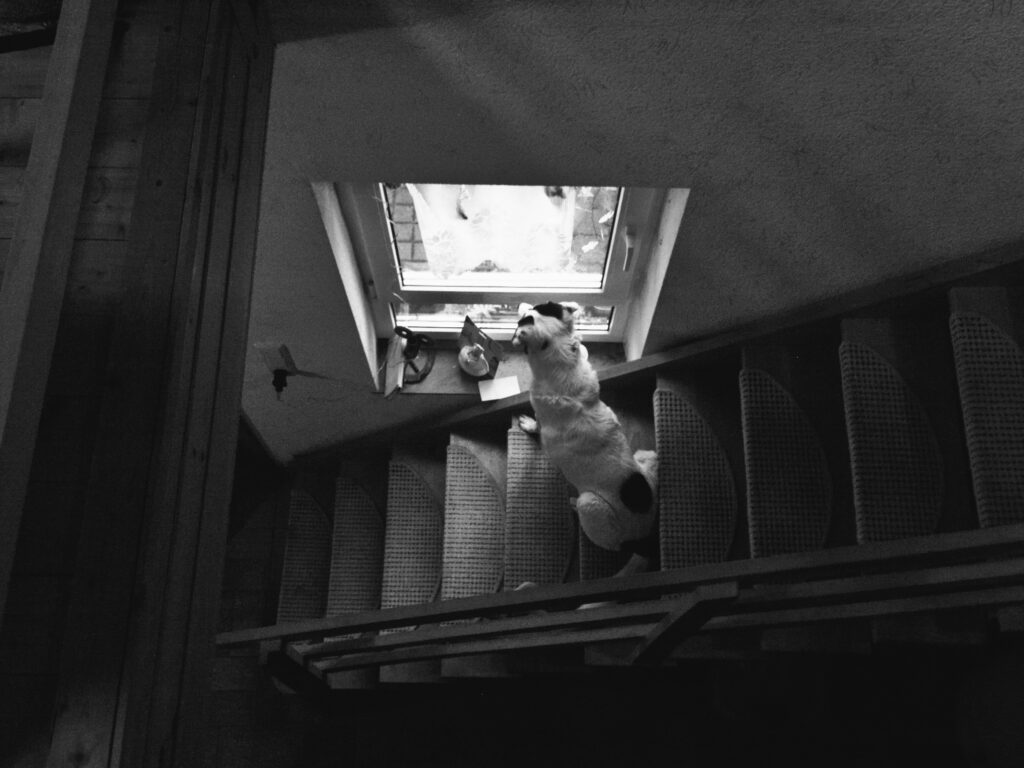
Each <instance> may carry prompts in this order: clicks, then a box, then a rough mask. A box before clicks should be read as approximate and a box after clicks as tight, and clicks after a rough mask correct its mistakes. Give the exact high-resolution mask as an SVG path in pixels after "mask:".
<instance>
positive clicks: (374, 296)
mask: <svg viewBox="0 0 1024 768" xmlns="http://www.w3.org/2000/svg"><path fill="white" fill-rule="evenodd" d="M334 186H335V189H336V191H337V194H338V200H339V203H340V207H341V213H342V217H343V219H344V223H345V225H346V227H347V229H348V231H349V235H350V237H351V240H352V244H353V246H354V250H355V255H356V260H357V262H358V265H359V271H360V273H361V276H362V280H363V284H364V289H365V292H366V295H367V297H368V298H369V300H370V301H369V304H370V309H371V313H372V316H373V320H374V325H375V327H376V332H377V336H378V338H389V337H390V336H391V335H392V334H393V331H394V327H395V324H396V322H397V321H396V316H395V312H394V308H393V307H392V302H397V301H405V302H409V303H445V304H492V303H494V304H520V303H530V304H535V303H539V302H542V301H546V300H555V301H574V302H577V303H578V304H580V305H595V306H612V307H614V309H613V311H612V317H611V323H610V326H609V328H608V330H607V331H591V330H584V331H581V333H580V335H581V336H583V338H585V339H590V340H592V341H607V342H621V341H622V340H623V338H624V335H625V333H626V330H627V324H628V320H629V318H630V317H631V316H632V315H633V314H634V313H633V312H631V311H630V303H631V302H634V301H636V300H637V297H636V296H635V293H634V292H635V289H636V286H637V284H638V282H639V279H638V278H639V276H640V275H642V274H643V272H644V270H645V269H646V266H647V261H648V258H649V256H650V253H651V248H652V245H653V243H654V241H655V239H656V236H657V230H658V224H659V221H660V218H661V212H662V207H663V205H664V199H665V190H663V189H653V188H646V187H620V190H621V193H620V199H619V205H618V210H617V213H616V217H615V224H614V227H613V229H612V233H611V238H610V245H609V253H608V258H607V259H606V262H605V274H604V276H603V280H602V284H603V287H601V288H582V289H581V288H577V289H568V288H565V287H558V288H549V287H544V286H537V287H529V288H526V287H524V288H521V289H520V288H516V289H508V288H497V287H493V286H481V287H479V288H477V287H464V286H452V287H446V288H445V289H443V290H441V289H438V288H435V287H416V286H403V285H402V281H401V272H400V267H399V261H398V253H397V250H396V245H395V233H394V230H393V228H392V224H391V222H390V221H389V220H388V217H387V214H386V212H385V202H384V201H385V197H384V188H383V185H382V184H381V183H379V182H349V183H337V182H336V183H335V185H334ZM414 330H415V328H414ZM428 332H429V333H430V335H431V336H434V337H435V338H438V339H447V338H451V339H455V338H457V337H458V335H459V331H458V330H456V329H453V330H451V331H446V330H440V329H436V328H432V329H430V330H429V331H428ZM488 333H489V335H492V336H493V337H494V338H496V339H499V340H507V339H509V338H511V335H512V330H506V329H502V330H495V331H494V332H493V333H492V332H491V331H488Z"/></svg>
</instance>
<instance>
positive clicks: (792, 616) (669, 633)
mask: <svg viewBox="0 0 1024 768" xmlns="http://www.w3.org/2000/svg"><path fill="white" fill-rule="evenodd" d="M821 585H822V586H823V589H822V590H821V592H822V594H817V593H816V591H815V589H814V587H816V586H818V585H817V584H803V583H797V584H789V585H785V584H783V585H779V584H772V585H770V587H769V588H768V589H764V588H763V585H754V586H748V587H746V588H743V589H740V587H739V585H738V584H737V583H736V582H721V583H717V584H710V585H705V586H701V587H697V588H696V589H694V590H692V591H690V592H687V593H684V594H681V595H677V596H675V597H672V598H669V599H661V600H649V601H643V602H639V603H632V604H628V603H627V604H613V605H607V606H604V607H599V608H593V609H589V610H565V611H559V612H554V613H546V612H542V613H538V614H529V615H526V616H512V617H507V618H499V619H495V620H492V621H480V622H470V623H468V624H457V625H454V626H453V625H439V626H438V625H435V626H428V627H425V628H420V629H415V630H411V631H408V632H397V633H388V634H384V635H376V634H372V633H371V634H369V635H366V636H362V637H357V638H348V639H343V640H330V641H326V642H323V643H312V644H306V643H292V644H288V645H286V647H285V648H284V652H285V654H286V655H287V657H288V658H290V659H291V660H292V661H293V662H295V663H296V664H297V665H298V666H299V667H301V668H304V669H306V670H307V671H308V672H310V673H312V674H313V675H315V676H317V677H318V678H320V679H321V680H325V681H328V682H329V678H330V676H331V674H333V673H336V672H341V671H345V670H351V669H358V668H361V667H368V666H374V665H377V664H385V663H386V664H391V663H397V662H404V661H422V660H428V659H438V658H445V657H451V656H464V655H471V654H477V653H493V652H501V651H519V650H524V649H535V648H553V647H558V646H568V645H576V646H580V645H591V644H594V643H601V642H607V641H609V640H636V641H638V642H637V643H636V645H635V647H634V648H633V650H632V652H630V653H628V654H627V655H626V656H625V657H624V659H623V661H624V662H626V663H631V664H646V663H657V662H659V661H660V660H661V659H663V658H664V657H665V656H667V655H669V654H670V653H671V652H672V651H673V650H674V648H675V647H676V646H677V645H678V644H679V643H680V642H681V641H683V640H685V639H686V638H687V637H688V636H690V635H692V634H694V633H696V632H698V631H708V632H716V631H723V630H736V629H751V628H765V627H771V626H780V625H792V624H808V623H814V622H821V621H836V620H841V619H851V618H871V617H877V616H888V615H894V614H906V613H915V612H924V611H942V610H953V609H957V608H965V607H979V606H997V605H1006V604H1011V603H1019V602H1022V601H1024V558H1016V559H1012V560H994V561H987V562H977V563H968V564H966V565H956V566H949V565H941V566H936V567H932V568H927V569H920V570H917V571H911V572H903V573H898V574H874V575H870V576H857V575H853V576H849V577H847V578H845V579H832V580H827V581H824V582H822V583H821Z"/></svg>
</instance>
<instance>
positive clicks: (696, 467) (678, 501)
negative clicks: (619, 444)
mask: <svg viewBox="0 0 1024 768" xmlns="http://www.w3.org/2000/svg"><path fill="white" fill-rule="evenodd" d="M654 431H655V439H656V441H657V448H658V498H659V509H660V513H659V521H660V522H659V538H660V544H661V568H662V570H669V569H672V568H685V567H688V566H692V565H703V564H705V563H717V562H721V561H722V560H725V559H726V558H727V557H728V554H729V549H730V546H731V545H732V540H733V535H734V533H735V530H736V512H737V504H738V500H737V492H736V484H735V480H734V478H733V474H732V470H731V468H730V466H729V462H728V460H727V459H726V456H725V451H724V450H723V448H722V445H721V443H719V441H718V439H717V438H716V437H715V435H714V433H713V432H712V431H711V427H710V426H709V425H708V423H707V421H705V419H704V418H703V417H702V416H701V414H700V412H699V411H698V410H697V408H696V407H695V406H694V405H693V403H691V402H690V401H689V400H688V399H687V398H686V397H684V396H682V395H680V394H679V393H677V392H673V391H672V390H670V389H658V390H656V391H655V393H654Z"/></svg>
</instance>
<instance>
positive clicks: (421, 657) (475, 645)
mask: <svg viewBox="0 0 1024 768" xmlns="http://www.w3.org/2000/svg"><path fill="white" fill-rule="evenodd" d="M654 626H655V624H654V623H653V622H648V623H642V624H626V625H623V626H612V627H595V628H592V629H579V630H576V629H556V630H545V631H540V632H528V633H524V634H521V635H511V636H500V637H489V638H485V639H483V640H472V639H468V640H461V641H458V642H454V643H436V644H427V645H417V646H413V647H411V648H399V649H396V650H393V651H374V652H368V653H355V654H352V655H351V656H343V657H342V658H339V659H337V660H336V661H334V662H332V664H331V668H330V670H329V671H324V670H322V669H321V668H319V667H311V670H310V671H312V672H313V674H315V675H317V676H322V677H323V678H324V679H326V680H327V681H328V684H330V678H331V675H333V674H334V673H337V672H344V671H346V670H350V669H360V668H363V667H372V666H376V665H378V664H402V663H405V662H409V661H428V660H430V659H445V658H451V657H454V656H478V655H481V654H489V653H504V652H507V651H528V650H537V649H541V648H562V647H565V646H584V645H590V644H593V643H608V642H613V641H615V640H630V639H636V638H639V637H643V636H644V635H646V634H647V633H648V632H650V631H651V630H652V629H653V628H654Z"/></svg>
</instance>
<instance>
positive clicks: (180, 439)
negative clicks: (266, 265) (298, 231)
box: [0, 0, 271, 768]
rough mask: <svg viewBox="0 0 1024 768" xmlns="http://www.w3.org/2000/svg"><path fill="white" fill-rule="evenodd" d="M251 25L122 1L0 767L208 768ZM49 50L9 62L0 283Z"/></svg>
mask: <svg viewBox="0 0 1024 768" xmlns="http://www.w3.org/2000/svg"><path fill="white" fill-rule="evenodd" d="M258 7H259V4H258V3H249V2H246V0H219V1H218V2H214V3H210V2H208V0H178V1H177V2H175V3H168V2H166V1H165V0H122V2H121V3H120V6H119V14H118V16H119V21H118V25H117V28H116V30H115V40H114V46H113V51H112V55H111V59H110V62H109V65H108V71H107V76H106V82H105V87H104V95H103V101H102V104H101V108H100V115H99V123H98V127H97V131H96V137H95V141H94V145H93V147H92V150H91V153H90V161H89V171H88V179H87V182H86V193H85V197H84V199H83V202H82V205H81V211H80V216H79V220H78V222H77V230H76V240H75V247H74V250H73V255H72V263H71V267H70V276H69V281H68V286H67V290H66V294H65V298H64V304H63V307H62V312H61V323H60V328H59V332H58V338H57V344H56V350H55V353H54V360H53V364H52V368H51V372H50V377H49V384H48V388H47V391H46V398H45V404H44V409H43V414H42V421H41V425H40V428H39V433H38V439H37V448H36V454H35V459H34V463H33V470H32V476H31V478H30V482H29V498H28V500H27V501H26V505H25V510H24V514H23V516H22V526H21V531H20V533H19V537H18V541H17V552H16V558H15V563H14V569H13V573H12V580H11V588H10V596H9V603H8V608H9V610H8V611H7V613H6V615H5V617H4V627H3V630H2V634H0V690H3V691H4V694H5V695H4V696H2V697H0V765H4V766H17V767H18V768H21V766H26V767H27V766H42V765H71V764H73V765H76V766H79V767H80V768H86V767H91V766H110V765H138V766H143V765H154V766H156V765H160V766H170V765H195V764H198V762H197V759H198V756H199V755H200V753H201V751H202V744H201V739H200V738H198V737H197V734H200V732H201V731H202V725H203V717H204V716H205V709H204V706H205V704H204V701H203V698H204V696H205V693H206V692H208V689H209V678H208V676H209V673H210V662H211V659H212V647H213V644H212V637H213V633H214V631H215V630H216V619H217V611H218V598H219V592H220V590H219V589H218V586H217V585H219V584H220V582H221V573H222V568H223V564H224V550H223V547H224V541H225V539H226V536H227V507H228V503H229V496H230V487H231V486H230V482H231V472H232V468H233V463H234V454H235V450H234V449H235V445H234V443H235V440H236V433H237V427H238V415H239V405H240V395H241V378H242V369H243V360H244V357H243V356H244V342H245V333H246V326H247V323H248V297H249V291H250V288H251V270H252V263H251V262H252V257H253V254H254V250H255V249H254V239H255V222H256V216H257V210H258V200H259V181H260V174H261V169H262V148H263V132H264V130H265V123H266V107H267V101H268V93H269V73H270V62H271V49H270V45H269V39H268V37H267V33H268V30H267V27H266V23H265V18H263V17H261V18H263V20H262V22H261V23H262V24H263V26H262V27H261V28H260V29H257V20H256V18H255V17H254V16H253V8H258ZM211 12H212V16H211ZM209 18H212V19H214V23H213V24H212V25H208V23H207V20H208V19H209ZM48 55H49V51H48V50H47V49H45V48H41V49H35V50H30V51H23V52H17V53H11V54H5V55H3V56H0V274H2V269H3V262H4V260H5V258H6V255H7V250H8V245H9V242H8V241H9V239H10V236H11V232H12V229H13V225H14V221H15V218H16V216H17V209H18V205H19V203H20V201H21V199H22V176H23V173H24V167H25V163H26V160H27V157H28V152H29V147H30V146H31V137H32V134H33V130H34V128H35V123H34V121H35V120H36V119H37V115H38V104H39V99H40V96H41V94H42V83H43V81H44V78H45V75H46V68H47V61H48ZM0 279H2V278H0Z"/></svg>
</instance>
